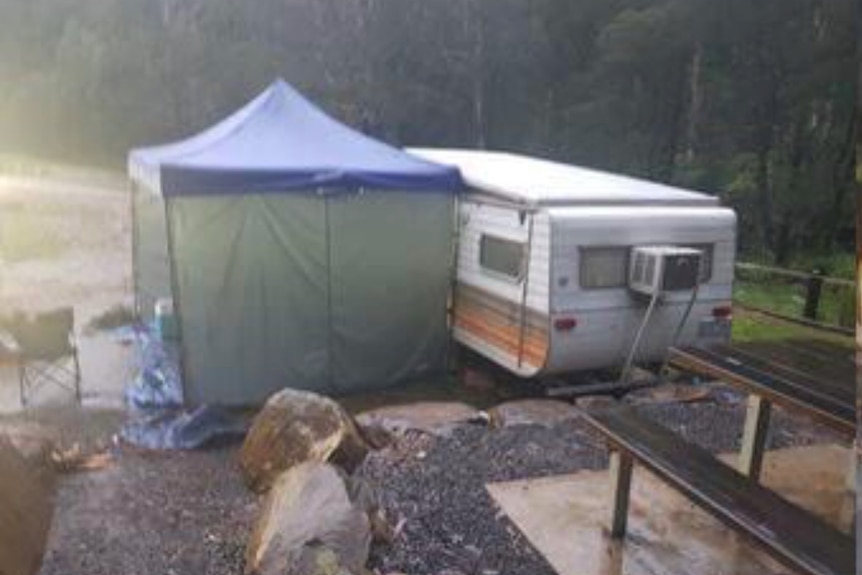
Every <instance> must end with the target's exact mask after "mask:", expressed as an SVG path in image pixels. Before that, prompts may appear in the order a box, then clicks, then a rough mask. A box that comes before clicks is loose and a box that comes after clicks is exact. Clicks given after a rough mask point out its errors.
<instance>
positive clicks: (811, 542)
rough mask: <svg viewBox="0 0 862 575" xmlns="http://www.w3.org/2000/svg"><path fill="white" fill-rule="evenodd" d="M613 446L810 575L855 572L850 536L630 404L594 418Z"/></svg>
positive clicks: (593, 422) (590, 418) (595, 425)
mask: <svg viewBox="0 0 862 575" xmlns="http://www.w3.org/2000/svg"><path fill="white" fill-rule="evenodd" d="M585 419H586V421H587V422H588V423H589V424H590V425H591V426H592V427H593V428H595V429H596V430H598V431H599V432H600V433H602V434H603V435H604V436H605V437H606V438H607V439H608V440H609V441H610V443H611V444H612V445H613V448H614V449H617V450H623V451H626V452H628V453H630V454H631V455H632V457H634V458H635V459H637V460H638V461H639V462H640V463H641V464H643V465H644V466H645V467H646V468H648V469H649V470H650V471H652V472H653V473H654V474H656V475H657V476H658V477H659V478H661V479H662V480H663V481H666V482H667V483H668V484H669V485H671V486H673V487H674V488H676V489H677V490H679V491H680V492H681V493H682V494H684V495H685V496H686V497H688V498H689V499H690V500H691V501H693V502H694V503H696V504H697V505H699V506H701V507H703V508H704V509H705V510H706V511H708V512H709V513H711V514H712V515H714V516H715V517H716V518H718V519H719V520H721V521H723V522H724V523H725V524H727V525H728V526H730V527H731V528H733V529H735V530H737V531H739V532H740V533H742V534H744V535H746V536H747V537H748V538H749V539H750V540H751V541H752V542H754V543H755V544H757V545H758V546H760V547H761V548H762V549H764V550H765V551H767V552H768V553H769V554H771V555H772V556H773V557H775V558H776V559H778V560H779V561H781V562H782V563H784V564H785V565H787V566H788V567H790V568H791V569H798V570H800V571H802V572H803V573H807V574H811V575H839V574H840V575H844V574H847V573H852V572H853V566H854V545H853V539H852V537H850V536H849V535H847V534H845V533H842V532H841V531H838V530H837V529H835V528H833V527H832V526H830V525H828V524H827V523H825V522H824V521H823V520H821V519H820V518H819V517H817V516H816V515H814V514H812V513H810V512H808V511H806V510H804V509H801V508H799V507H797V506H795V505H793V504H792V503H790V502H789V501H787V500H786V499H784V498H782V497H781V496H779V495H778V494H777V493H775V492H773V491H770V490H769V489H767V488H765V487H763V486H761V485H759V484H757V483H755V482H752V481H749V480H748V478H746V477H745V476H744V475H742V474H741V473H739V472H738V471H737V470H735V469H733V468H732V467H730V466H727V465H725V464H723V463H722V462H721V461H719V460H717V459H716V458H715V457H713V455H712V454H711V453H709V452H708V451H706V450H704V449H701V448H700V447H698V446H696V445H692V444H690V443H688V442H686V441H685V440H683V439H682V438H680V437H679V436H677V435H676V434H674V433H673V432H672V431H670V430H668V429H666V428H664V427H662V426H660V425H658V424H656V423H654V422H652V421H649V420H647V419H645V418H643V417H641V416H640V415H638V414H637V412H636V411H634V410H633V409H632V408H630V407H624V408H619V409H612V410H606V411H600V412H591V413H587V414H586V417H585Z"/></svg>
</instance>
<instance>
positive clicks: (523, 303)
mask: <svg viewBox="0 0 862 575" xmlns="http://www.w3.org/2000/svg"><path fill="white" fill-rule="evenodd" d="M534 218H535V214H534V213H532V212H530V222H529V227H528V228H527V253H526V256H525V258H524V261H525V262H526V265H527V269H526V270H524V290H523V293H522V294H521V318H520V323H521V325H520V333H519V334H518V367H521V365H522V364H523V363H524V343H525V340H526V333H525V331H526V329H527V296H528V295H529V293H530V256H532V254H533V220H534Z"/></svg>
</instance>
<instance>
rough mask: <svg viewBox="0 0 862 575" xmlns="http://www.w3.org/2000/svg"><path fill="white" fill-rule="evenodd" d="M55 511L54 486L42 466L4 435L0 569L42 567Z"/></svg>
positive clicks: (23, 573)
mask: <svg viewBox="0 0 862 575" xmlns="http://www.w3.org/2000/svg"><path fill="white" fill-rule="evenodd" d="M52 514H53V496H52V490H51V487H50V486H49V485H48V484H47V483H46V482H45V481H44V480H43V478H42V476H41V475H40V472H39V471H38V467H34V466H33V465H31V464H30V463H28V462H27V460H26V459H25V458H24V456H22V455H21V453H19V452H18V450H17V449H16V448H15V447H13V446H12V443H11V442H10V441H8V440H7V439H3V438H0V573H2V574H3V575H32V574H34V573H36V572H37V571H38V570H39V566H40V565H41V563H42V556H43V555H44V553H45V543H46V541H47V538H48V530H49V528H50V526H51V515H52Z"/></svg>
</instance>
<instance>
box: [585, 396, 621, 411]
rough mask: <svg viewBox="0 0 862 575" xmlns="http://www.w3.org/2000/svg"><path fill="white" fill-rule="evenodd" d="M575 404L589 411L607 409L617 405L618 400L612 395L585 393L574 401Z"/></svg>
mask: <svg viewBox="0 0 862 575" xmlns="http://www.w3.org/2000/svg"><path fill="white" fill-rule="evenodd" d="M575 405H577V406H578V407H579V408H581V409H583V410H585V411H590V410H591V409H607V408H609V407H614V406H615V405H619V402H618V401H617V400H616V399H614V398H613V397H609V396H607V395H586V396H584V397H579V398H578V399H577V400H576V401H575Z"/></svg>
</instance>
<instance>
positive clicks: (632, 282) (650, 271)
mask: <svg viewBox="0 0 862 575" xmlns="http://www.w3.org/2000/svg"><path fill="white" fill-rule="evenodd" d="M702 257H703V253H702V252H701V251H700V250H695V249H692V248H683V247H678V246H644V247H637V248H632V253H631V258H630V259H629V289H631V290H632V291H634V292H637V293H641V294H645V295H649V296H652V295H655V294H657V293H661V292H668V291H685V290H691V289H694V288H695V287H696V286H697V284H698V278H699V277H700V262H701V258H702Z"/></svg>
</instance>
